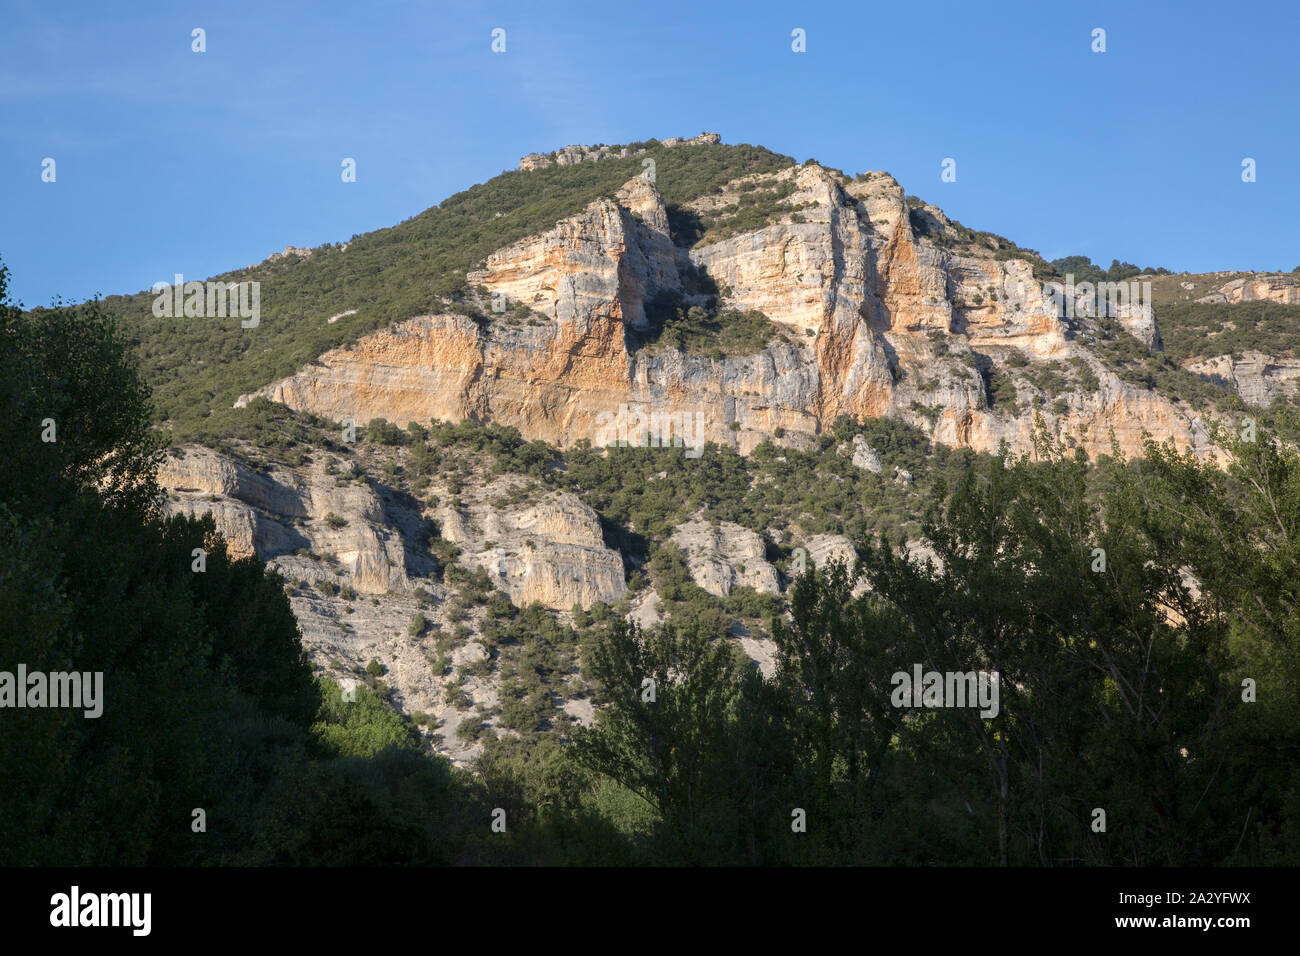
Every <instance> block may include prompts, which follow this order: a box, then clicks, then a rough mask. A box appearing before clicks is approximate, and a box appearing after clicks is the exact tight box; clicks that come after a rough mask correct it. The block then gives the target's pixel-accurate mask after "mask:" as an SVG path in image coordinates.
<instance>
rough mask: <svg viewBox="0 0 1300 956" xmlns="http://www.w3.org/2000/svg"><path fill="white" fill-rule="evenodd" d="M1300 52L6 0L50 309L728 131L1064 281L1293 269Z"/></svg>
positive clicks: (1005, 33) (682, 6)
mask: <svg viewBox="0 0 1300 956" xmlns="http://www.w3.org/2000/svg"><path fill="white" fill-rule="evenodd" d="M197 27H201V28H203V29H204V30H205V31H206V46H207V52H205V53H202V54H200V53H195V52H192V50H191V44H192V39H191V31H192V30H193V29H194V28H197ZM1098 27H1100V28H1103V29H1105V31H1106V52H1105V53H1094V52H1092V49H1091V47H1092V44H1093V39H1092V31H1093V30H1094V28H1098ZM1298 27H1300V5H1298V4H1297V3H1296V0H1257V2H1252V3H1231V2H1226V0H1217V2H1212V3H1209V2H1199V0H1198V2H1192V3H1154V2H1148V3H1142V2H1124V3H1111V2H1096V3H1058V2H1046V0H1038V2H1024V3H1021V2H1016V3H980V2H974V0H962V2H934V0H931V2H908V0H903V2H893V3H888V4H884V3H875V2H869V0H852V2H847V0H846V2H839V3H827V2H821V3H819V2H812V0H809V2H800V3H791V2H770V0H682V2H678V0H653V2H645V3H641V2H632V0H603V2H565V0H545V2H542V0H519V2H500V3H496V2H471V0H418V2H396V0H349V2H336V0H315V2H312V3H302V4H289V3H277V2H273V0H258V2H242V0H236V2H211V3H177V2H172V3H105V2H102V0H95V2H89V0H70V2H50V0H6V2H5V4H4V9H3V11H2V12H0V258H2V259H3V260H4V262H5V263H6V264H8V265H9V267H10V269H11V270H12V272H13V273H14V280H13V283H12V286H11V294H12V295H13V296H14V297H15V298H17V299H20V300H22V301H23V302H24V303H25V304H26V305H28V306H33V305H43V304H48V302H49V301H50V299H51V297H53V296H55V295H61V296H63V297H64V298H65V299H74V300H75V299H82V298H86V297H88V296H90V295H92V294H94V293H97V292H98V293H101V294H105V295H107V294H111V293H115V292H134V291H138V290H140V289H145V288H147V287H149V286H150V285H151V284H152V283H154V282H157V281H160V280H169V279H170V278H171V277H172V275H173V274H174V273H177V272H180V273H183V274H184V275H185V276H186V277H187V278H192V279H198V278H204V277H207V276H209V275H213V274H217V273H220V272H223V271H226V270H228V269H233V268H238V267H242V266H246V265H249V264H251V263H253V262H256V261H259V260H261V259H263V258H265V257H266V256H267V255H268V254H269V253H271V252H275V251H279V250H281V249H283V248H284V246H286V245H290V244H291V245H295V246H313V245H319V244H320V243H323V242H335V241H346V240H347V239H349V238H350V237H351V236H352V235H354V234H356V233H361V232H366V231H369V230H371V229H375V228H379V227H383V226H390V225H393V224H395V223H397V222H400V221H401V220H403V219H406V218H409V217H410V216H413V215H415V214H416V213H418V212H420V211H421V210H423V209H425V208H427V207H428V206H430V205H432V204H434V203H437V202H439V201H441V200H442V199H443V198H445V197H446V196H448V195H450V194H452V193H454V192H457V191H459V190H461V189H464V188H466V187H467V186H470V185H472V184H474V183H477V182H482V181H484V180H486V179H489V178H491V177H492V176H494V175H496V174H497V173H499V172H501V171H503V170H505V169H510V168H513V167H514V166H515V165H516V163H517V162H518V159H519V157H520V156H522V155H523V154H525V153H529V152H533V151H538V152H546V151H549V150H552V149H555V148H557V147H560V146H564V145H567V144H570V143H583V144H586V143H599V142H603V143H624V142H631V141H635V140H641V139H648V138H651V137H655V138H659V139H663V138H666V137H669V136H693V135H695V134H697V133H699V132H701V131H704V130H712V131H717V132H719V133H721V134H722V137H723V141H724V142H728V143H746V142H748V143H755V144H760V145H763V146H767V147H768V148H770V149H773V150H776V151H778V152H783V153H788V154H790V155H792V156H794V157H795V158H796V159H798V160H806V159H809V158H815V159H817V160H818V161H819V162H821V163H822V164H823V165H827V166H833V167H837V168H840V169H843V170H844V171H845V172H847V173H849V174H853V173H857V172H861V171H863V170H867V169H884V170H888V171H889V172H890V173H892V174H893V175H894V176H896V177H897V178H898V179H899V181H900V182H901V183H902V184H903V187H904V188H905V189H906V190H907V191H908V192H909V193H913V194H916V195H918V196H921V197H922V198H924V199H926V200H928V201H930V202H933V203H935V204H937V205H939V206H940V207H942V208H943V209H944V210H945V211H947V213H948V214H949V215H950V216H952V217H954V218H956V219H959V220H961V221H962V222H963V223H965V224H966V225H968V226H972V227H974V228H978V229H987V230H990V231H993V232H996V233H1000V234H1002V235H1004V236H1007V237H1008V238H1011V239H1013V240H1015V241H1016V242H1018V243H1020V244H1021V245H1023V246H1028V247H1030V248H1034V249H1037V250H1038V251H1039V252H1041V253H1042V254H1044V255H1045V256H1047V257H1048V258H1056V257H1059V256H1063V255H1069V254H1074V253H1079V254H1084V255H1088V256H1091V257H1092V258H1093V259H1094V260H1096V261H1099V262H1101V263H1102V264H1103V265H1106V264H1109V262H1110V260H1111V259H1112V258H1120V259H1124V260H1127V261H1130V262H1134V263H1137V264H1139V265H1143V266H1157V265H1162V266H1166V267H1168V268H1171V269H1174V270H1184V269H1185V270H1188V271H1193V272H1200V271H1210V270H1216V269H1258V270H1279V269H1286V270H1289V269H1292V268H1294V267H1296V266H1298V265H1300V230H1298V229H1297V227H1296V222H1297V213H1300V97H1298V96H1297V93H1298V92H1300V81H1298V76H1300V29H1297V28H1298ZM495 28H501V29H503V30H505V41H506V50H505V52H504V53H493V52H492V49H491V46H492V35H491V34H492V31H493V29H495ZM796 28H798V29H802V30H804V31H805V33H806V46H807V50H806V52H804V53H795V52H793V51H792V49H791V44H792V38H791V32H792V31H793V30H794V29H796ZM47 157H49V158H52V159H54V160H55V164H56V165H55V177H56V178H55V181H54V182H52V183H49V182H43V181H42V162H43V160H44V159H45V158H47ZM345 157H351V158H354V159H355V160H356V163H357V181H356V182H355V183H343V182H342V181H341V177H340V171H341V170H340V163H341V162H342V160H343V159H344V158H345ZM1246 157H1250V158H1253V159H1254V160H1255V161H1256V170H1257V172H1256V176H1257V179H1256V181H1255V182H1253V183H1244V182H1242V165H1241V164H1242V160H1243V159H1244V158H1246ZM945 158H952V159H954V160H956V172H957V180H956V182H951V183H945V182H941V180H940V173H941V164H942V162H943V160H944V159H945Z"/></svg>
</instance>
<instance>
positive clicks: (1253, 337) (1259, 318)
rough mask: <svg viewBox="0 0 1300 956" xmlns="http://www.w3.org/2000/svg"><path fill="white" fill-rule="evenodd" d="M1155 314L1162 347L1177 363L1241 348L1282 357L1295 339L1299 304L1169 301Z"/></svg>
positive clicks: (1290, 354)
mask: <svg viewBox="0 0 1300 956" xmlns="http://www.w3.org/2000/svg"><path fill="white" fill-rule="evenodd" d="M1159 320H1160V337H1161V338H1162V339H1163V340H1164V345H1165V352H1166V354H1167V355H1168V356H1169V357H1170V358H1171V359H1173V360H1174V361H1175V362H1178V363H1181V362H1183V361H1185V360H1187V359H1192V358H1205V357H1209V356H1215V355H1238V356H1240V354H1241V353H1243V352H1247V351H1257V352H1263V353H1264V354H1265V355H1269V356H1273V357H1276V358H1288V357H1293V356H1295V355H1296V347H1297V344H1300V339H1298V338H1297V334H1296V332H1297V329H1298V328H1300V305H1282V304H1280V303H1277V302H1240V303H1234V304H1231V305H1229V304H1224V303H1203V302H1173V303H1170V304H1168V305H1164V306H1162V307H1161V308H1160V311H1159Z"/></svg>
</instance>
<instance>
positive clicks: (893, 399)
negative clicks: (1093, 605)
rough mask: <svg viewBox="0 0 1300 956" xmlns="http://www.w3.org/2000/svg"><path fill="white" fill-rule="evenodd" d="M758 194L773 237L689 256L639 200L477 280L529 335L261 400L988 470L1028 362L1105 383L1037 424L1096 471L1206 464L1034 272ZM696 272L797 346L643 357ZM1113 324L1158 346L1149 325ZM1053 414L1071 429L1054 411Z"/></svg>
mask: <svg viewBox="0 0 1300 956" xmlns="http://www.w3.org/2000/svg"><path fill="white" fill-rule="evenodd" d="M749 179H751V180H758V181H761V182H759V183H758V184H759V185H761V186H764V187H770V186H773V185H783V186H784V187H785V188H793V193H792V195H790V196H789V197H788V200H786V203H787V204H786V206H784V207H782V208H778V210H777V211H776V212H775V213H773V214H772V215H771V216H770V217H769V221H768V224H767V225H765V226H763V227H762V228H759V229H754V230H750V231H748V232H744V233H741V234H739V235H734V236H731V237H728V238H723V239H720V240H718V241H712V242H709V241H706V242H705V243H703V244H701V245H697V246H696V247H694V248H692V249H690V250H686V249H681V248H676V247H674V246H673V244H672V241H671V239H670V234H669V227H668V214H667V209H666V207H665V205H664V202H663V199H662V197H661V196H660V194H659V192H658V190H657V189H656V188H655V186H654V185H653V184H651V183H649V182H646V181H644V180H642V179H639V178H638V179H634V180H632V181H630V182H628V183H627V184H626V185H625V186H624V187H623V188H622V189H621V190H620V191H619V192H618V193H617V194H616V195H615V196H614V197H613V198H607V199H601V200H598V201H597V202H594V203H592V204H591V205H590V206H588V207H587V208H586V209H585V210H583V211H582V212H581V213H579V214H577V215H575V216H572V217H569V218H567V219H564V220H561V221H560V222H558V223H557V224H556V225H555V226H554V227H553V228H552V229H550V230H548V231H546V232H544V233H540V234H538V235H535V236H531V237H529V238H526V239H524V240H522V241H520V242H518V243H515V244H513V245H511V246H509V247H506V248H504V249H501V250H499V251H497V252H496V253H494V254H492V255H491V256H490V257H489V258H488V260H487V263H486V267H485V268H484V269H483V270H482V271H480V272H476V273H471V274H470V276H469V277H468V278H469V280H470V282H471V284H472V285H474V286H483V287H486V288H487V289H488V291H489V293H491V294H492V295H493V296H504V297H506V299H508V300H509V301H510V302H513V303H523V304H524V305H527V306H528V307H529V308H530V309H532V310H533V314H534V322H535V323H536V324H532V325H509V324H506V323H493V324H491V325H490V326H488V327H487V328H480V327H479V326H478V325H476V324H475V323H474V322H473V321H471V320H470V319H467V318H465V317H464V316H458V315H434V316H423V317H419V318H415V319H410V320H407V321H404V322H399V323H397V324H395V325H393V326H391V327H390V328H388V329H386V330H384V331H381V332H376V333H374V334H372V335H369V336H367V337H365V338H364V339H362V340H361V341H359V342H358V343H356V344H355V345H353V346H349V347H346V348H341V349H335V350H332V351H330V352H326V353H325V354H324V355H322V356H320V358H319V359H318V361H316V362H315V363H313V364H312V365H310V366H308V367H306V368H304V369H303V370H302V371H300V372H299V373H297V374H295V375H293V376H290V377H289V378H287V379H284V380H282V381H280V382H276V383H274V384H272V385H270V386H268V387H266V388H264V389H262V390H261V392H259V393H258V394H262V395H265V396H266V397H268V398H270V399H271V400H273V401H278V402H283V403H284V404H286V405H288V406H290V407H292V408H295V409H306V410H310V411H313V412H316V413H318V414H322V415H325V416H328V417H330V418H333V419H336V420H342V419H355V420H357V421H359V422H366V421H368V420H369V419H371V418H379V417H382V418H387V419H389V420H390V421H395V422H397V423H398V424H405V423H406V422H408V421H413V420H414V421H420V422H427V421H429V420H430V419H433V418H438V419H443V420H452V421H458V420H461V419H463V418H465V417H474V418H477V419H479V420H490V421H493V422H497V423H499V424H505V425H514V426H516V427H518V428H519V429H520V431H521V432H522V433H523V434H524V435H525V437H527V438H530V439H532V438H540V439H543V440H545V441H548V442H551V443H553V444H556V445H559V446H561V447H567V446H571V445H573V444H574V443H576V442H578V441H580V440H582V439H587V440H590V441H592V442H593V444H596V443H599V441H600V435H601V429H600V422H601V420H602V417H605V418H607V417H609V416H613V415H615V414H616V413H617V411H618V409H619V407H620V406H621V405H630V406H633V407H634V408H637V409H640V410H644V411H646V412H657V413H660V414H666V415H677V414H687V415H691V416H692V418H694V416H695V414H696V413H699V414H700V415H701V416H702V418H701V421H702V423H703V440H706V441H712V442H715V443H718V444H727V445H731V446H732V447H735V448H736V449H737V450H738V451H740V452H741V453H742V454H745V453H748V452H749V451H750V450H752V449H753V448H754V447H755V446H757V445H758V444H760V443H761V442H763V441H765V440H769V439H774V440H778V441H780V442H782V443H784V444H789V445H793V446H799V447H802V446H805V445H806V444H807V443H808V442H809V441H810V440H811V439H812V437H813V436H814V435H816V434H818V433H820V432H821V431H823V430H824V429H825V428H826V427H828V425H829V424H830V423H831V422H832V421H833V420H834V418H835V417H836V416H838V415H850V416H853V417H855V418H859V419H864V418H869V417H877V416H883V415H894V416H899V417H901V418H903V419H905V420H907V421H909V422H911V423H912V424H914V425H917V426H918V427H922V428H923V429H924V430H926V431H927V432H928V433H929V434H930V435H931V437H933V438H934V439H935V440H937V441H940V442H944V443H947V444H951V445H965V446H969V447H971V448H974V449H975V450H978V451H995V450H996V449H997V448H998V446H999V444H1000V443H1002V442H1004V441H1005V442H1007V443H1008V444H1009V446H1010V447H1011V449H1012V450H1013V451H1025V450H1028V449H1029V448H1030V447H1031V436H1032V433H1033V427H1034V418H1033V415H1034V411H1033V410H1031V407H1030V406H1029V403H1028V399H1029V397H1031V396H1032V395H1033V394H1034V392H1033V390H1032V388H1030V386H1027V385H1024V384H1023V380H1022V381H1021V382H1020V383H1019V384H1017V386H1016V387H1017V389H1018V390H1021V389H1024V388H1028V389H1029V391H1027V392H1025V393H1024V396H1023V397H1024V399H1025V401H1024V404H1023V407H1022V408H1021V409H1020V410H1019V411H1017V412H1015V413H1014V414H1009V413H1007V412H1006V411H1005V410H1004V408H999V407H993V406H991V405H990V400H989V393H988V386H987V383H986V381H985V379H984V377H983V372H982V369H986V368H987V366H988V364H989V362H990V361H995V360H998V359H1000V358H1003V357H1005V356H1007V355H1009V354H1012V353H1013V352H1014V353H1018V354H1019V355H1021V356H1023V357H1024V358H1025V359H1026V360H1028V362H1029V363H1030V365H1031V366H1032V365H1034V364H1038V363H1051V362H1064V361H1067V360H1070V359H1079V360H1081V361H1082V362H1083V363H1084V364H1086V365H1087V366H1088V367H1089V368H1090V369H1091V370H1092V372H1093V374H1095V375H1096V377H1097V379H1098V380H1099V381H1100V386H1099V387H1098V388H1097V389H1096V390H1093V391H1081V390H1079V389H1078V388H1076V387H1071V388H1070V389H1068V390H1067V391H1066V392H1065V393H1062V394H1060V395H1048V396H1046V398H1047V401H1046V402H1043V403H1040V406H1041V407H1040V408H1039V409H1038V412H1039V413H1040V414H1041V415H1042V416H1043V418H1044V421H1045V423H1046V425H1047V426H1048V427H1049V428H1054V429H1059V430H1060V431H1061V432H1062V433H1063V434H1068V435H1070V436H1071V437H1072V439H1073V440H1074V441H1076V442H1077V443H1078V445H1079V446H1080V447H1082V448H1083V449H1084V451H1085V452H1086V453H1088V454H1090V455H1093V454H1097V453H1107V452H1109V451H1110V435H1111V433H1112V431H1113V432H1114V434H1115V437H1116V439H1117V440H1118V441H1119V444H1120V447H1121V449H1123V450H1124V451H1127V452H1136V451H1138V450H1139V449H1140V447H1141V434H1142V432H1143V431H1144V430H1145V431H1149V432H1150V433H1151V434H1152V435H1154V436H1156V437H1157V438H1160V439H1163V438H1172V439H1173V441H1174V443H1175V444H1176V445H1177V446H1178V447H1179V448H1188V447H1191V448H1194V449H1195V450H1196V451H1197V452H1198V453H1203V452H1204V451H1205V448H1206V445H1205V438H1204V434H1203V433H1202V432H1199V431H1194V430H1193V427H1192V423H1191V419H1190V416H1189V414H1188V413H1187V412H1186V411H1185V410H1183V409H1182V408H1180V407H1178V406H1176V405H1174V404H1173V403H1171V402H1170V401H1168V400H1167V399H1165V398H1163V397H1161V396H1159V395H1157V394H1156V393H1154V392H1149V391H1144V390H1141V389H1138V388H1136V387H1134V386H1131V385H1128V384H1125V383H1123V382H1121V381H1120V380H1119V379H1118V378H1117V377H1115V376H1114V375H1112V374H1111V373H1110V372H1108V371H1106V369H1105V368H1103V366H1102V365H1101V363H1100V361H1099V360H1098V359H1097V357H1096V355H1095V354H1094V353H1093V352H1092V350H1091V349H1090V348H1089V347H1088V346H1087V345H1086V344H1083V343H1082V342H1081V341H1080V340H1077V339H1076V334H1077V332H1078V329H1079V327H1078V326H1077V324H1075V325H1072V323H1071V322H1070V321H1068V320H1067V319H1066V318H1065V317H1063V316H1062V315H1060V314H1059V306H1058V305H1057V304H1056V303H1055V302H1054V301H1053V299H1052V298H1051V296H1050V295H1049V294H1048V293H1047V292H1046V291H1045V290H1044V289H1043V288H1042V286H1041V285H1040V284H1039V283H1037V282H1036V281H1035V280H1034V277H1033V271H1032V267H1031V265H1030V263H1029V262H1027V261H1024V260H1019V259H1001V260H1000V259H997V258H995V257H994V255H993V254H992V253H991V252H990V253H989V254H987V255H984V254H982V253H972V254H971V255H969V256H958V255H955V254H953V253H950V252H948V251H946V250H945V249H943V248H940V247H939V246H937V245H935V244H934V243H933V242H932V241H931V240H930V239H929V238H928V237H927V236H926V235H924V234H922V233H918V231H917V228H918V226H917V224H918V223H920V224H921V228H922V230H923V232H924V230H925V229H930V228H941V227H943V225H944V223H945V222H946V220H944V219H943V217H942V213H940V212H939V211H938V210H934V209H932V208H930V207H927V208H926V209H924V210H909V208H908V205H907V202H906V200H905V198H904V196H903V191H902V188H901V187H900V186H899V185H898V183H897V182H895V181H894V180H893V179H892V178H891V177H889V176H888V175H886V174H883V173H869V174H866V176H865V177H860V178H859V179H856V180H853V181H847V180H845V179H844V178H843V177H841V176H839V175H838V174H836V173H834V172H832V171H830V170H826V169H823V168H821V167H819V166H816V165H807V166H796V167H791V168H789V169H786V170H783V171H781V172H779V173H775V174H768V175H766V176H757V177H749ZM729 190H730V187H728V189H726V190H723V191H722V194H721V195H712V196H710V197H706V198H705V199H702V200H699V201H698V202H697V204H696V205H697V206H698V208H699V209H700V210H705V211H707V210H708V209H715V208H719V207H721V206H724V205H725V204H726V203H728V202H730V201H734V196H732V195H730V193H729ZM733 192H734V191H733ZM913 214H915V215H913ZM926 224H929V225H926ZM688 264H694V265H695V266H697V267H699V268H701V269H702V270H704V271H705V272H706V273H707V275H708V276H709V277H710V278H712V280H713V281H714V282H715V283H716V285H717V287H718V288H719V289H721V290H723V291H724V292H725V293H726V295H725V297H724V300H723V303H722V304H723V306H724V307H726V308H735V309H739V310H749V309H756V310H759V311H761V312H763V313H764V314H765V315H766V316H767V317H768V318H770V319H771V320H772V321H773V322H775V323H777V324H779V325H781V326H784V327H785V328H786V329H787V330H788V333H787V335H786V339H787V341H778V340H773V341H772V342H770V343H769V345H768V346H767V348H765V349H763V350H762V351H761V352H758V353H756V354H754V355H748V356H729V357H726V358H723V359H714V358H709V357H707V356H704V355H694V354H684V353H682V352H678V351H675V350H671V349H664V348H650V349H635V348H630V347H629V338H628V335H627V331H628V329H636V328H639V327H643V326H644V325H645V323H646V314H645V303H646V301H647V300H649V299H650V298H651V297H652V296H654V295H655V294H657V293H660V292H674V293H678V292H682V291H683V288H684V283H683V276H684V274H685V273H684V269H685V267H686V266H687V265H688ZM1119 318H1120V320H1121V323H1122V324H1123V326H1124V327H1125V328H1126V329H1128V330H1129V331H1130V332H1131V333H1132V334H1133V335H1134V336H1135V337H1137V338H1139V339H1141V340H1143V341H1145V342H1146V343H1147V344H1148V345H1149V346H1158V343H1159V333H1158V329H1157V328H1156V324H1155V316H1154V314H1153V313H1151V312H1150V311H1149V310H1146V311H1143V310H1140V309H1139V310H1136V311H1132V310H1130V312H1129V313H1126V314H1124V315H1122V316H1119ZM973 353H974V354H973ZM990 356H992V357H993V358H992V359H990V358H989V357H990ZM1057 398H1063V399H1065V401H1064V402H1063V403H1062V406H1063V408H1064V410H1059V409H1053V406H1054V405H1055V404H1056V403H1055V401H1054V399H1057ZM244 400H246V399H241V401H244ZM778 429H780V430H781V433H782V438H780V439H775V436H776V434H777V430H778Z"/></svg>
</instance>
